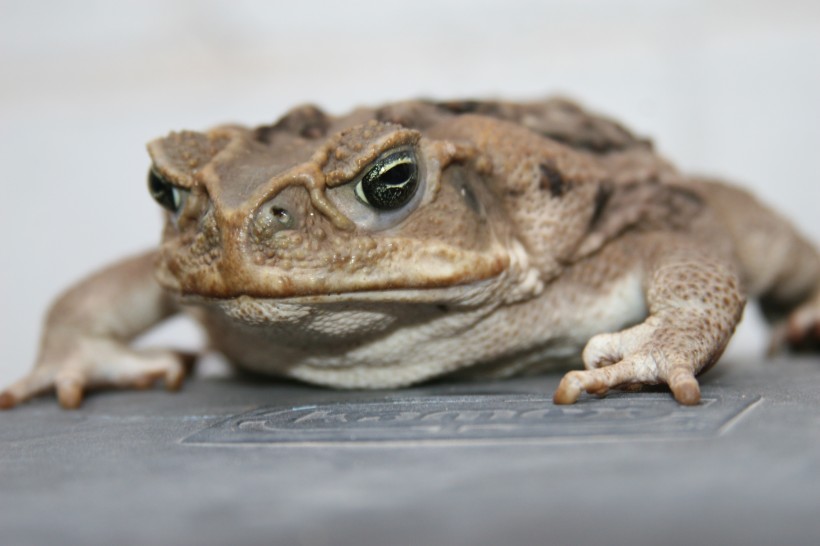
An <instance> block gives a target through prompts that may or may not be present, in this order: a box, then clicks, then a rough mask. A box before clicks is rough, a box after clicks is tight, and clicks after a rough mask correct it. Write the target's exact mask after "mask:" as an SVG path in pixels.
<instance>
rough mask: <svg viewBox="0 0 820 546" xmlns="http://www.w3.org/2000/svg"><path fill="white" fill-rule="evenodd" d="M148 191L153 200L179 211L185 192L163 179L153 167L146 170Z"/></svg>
mask: <svg viewBox="0 0 820 546" xmlns="http://www.w3.org/2000/svg"><path fill="white" fill-rule="evenodd" d="M148 191H150V192H151V197H153V198H154V201H156V202H157V203H159V204H160V205H161V206H162V207H163V208H166V209H168V210H169V211H171V212H179V210H180V209H181V208H182V205H183V204H184V201H185V194H186V193H187V191H186V190H184V189H182V188H178V187H177V186H174V185H173V184H171V183H170V182H168V181H167V180H165V178H163V177H162V176H161V175H160V174H159V173H158V172H156V171H155V170H154V169H151V170H150V171H149V172H148Z"/></svg>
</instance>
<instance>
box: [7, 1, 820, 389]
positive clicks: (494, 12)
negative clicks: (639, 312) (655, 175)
mask: <svg viewBox="0 0 820 546" xmlns="http://www.w3.org/2000/svg"><path fill="white" fill-rule="evenodd" d="M0 78H1V79H0V179H1V180H2V189H3V192H2V198H3V200H2V204H0V211H2V212H0V222H2V224H0V227H2V229H0V237H2V242H0V249H1V250H0V253H1V255H2V269H0V275H2V277H0V280H1V281H2V282H0V308H1V309H2V311H1V312H0V320H2V322H1V323H0V340H2V343H0V383H3V384H5V383H7V382H9V381H10V380H11V379H12V378H13V377H15V376H17V375H20V374H22V373H24V372H25V370H27V369H28V368H29V367H30V366H31V364H32V361H33V359H34V356H35V352H36V345H37V340H38V336H39V329H40V324H41V320H42V316H43V313H44V311H45V309H46V308H47V306H48V303H49V302H50V301H51V300H52V299H53V298H54V296H55V295H56V294H57V293H58V292H59V291H60V290H61V289H63V288H65V286H66V285H67V284H69V283H70V282H72V281H74V280H76V279H78V278H79V277H81V276H82V275H84V274H86V273H88V272H89V271H91V270H93V269H95V268H97V267H99V266H101V265H103V264H106V263H108V262H111V261H112V260H115V259H117V258H118V257H120V256H123V255H126V254H129V253H133V252H135V251H138V250H141V249H144V248H147V247H150V246H151V245H153V244H155V243H156V241H157V240H158V237H159V231H160V215H159V212H158V211H157V207H156V205H155V204H154V202H153V201H152V200H151V199H150V197H149V196H148V193H147V191H146V189H145V173H146V170H147V168H148V158H147V155H146V153H145V150H144V143H145V142H146V141H148V140H149V139H152V138H154V137H156V136H160V135H163V134H165V133H166V132H168V131H170V130H172V129H182V128H189V129H202V128H206V127H208V126H211V125H214V124H217V123H221V122H226V121H236V122H241V123H246V124H251V125H255V124H260V123H266V122H270V121H273V120H274V119H276V118H277V117H278V116H279V115H280V114H282V113H283V112H284V111H285V110H286V109H287V108H289V107H291V106H293V105H295V104H297V103H304V102H315V103H318V104H319V105H321V106H323V107H324V108H326V109H328V110H330V111H331V112H343V111H345V110H346V109H348V108H350V107H352V106H354V105H357V104H370V103H381V102H385V101H390V100H394V99H402V98H409V97H414V96H419V95H422V96H427V97H435V98H453V97H485V96H503V97H506V98H534V97H539V96H543V95H546V94H550V93H556V92H558V93H562V94H565V95H569V96H572V97H575V98H577V99H579V100H581V101H582V102H583V103H585V104H586V105H588V106H589V107H591V108H593V109H595V110H598V111H602V112H605V113H607V114H610V115H612V116H613V117H616V118H618V119H620V120H622V121H624V122H625V123H626V124H627V125H628V126H630V127H631V128H633V129H635V130H636V131H638V132H639V133H641V134H644V135H648V136H651V137H652V138H654V139H655V142H656V144H657V145H658V148H659V149H660V150H661V151H662V152H663V153H664V154H666V155H667V156H668V157H670V158H672V159H673V160H674V161H675V162H676V163H677V164H678V165H679V166H680V167H681V168H683V169H685V170H689V171H693V172H699V173H707V174H716V175H722V176H725V177H728V178H731V179H733V180H736V181H739V182H741V183H742V184H744V185H746V186H747V187H750V188H753V189H754V190H755V191H757V192H758V193H759V194H761V195H762V196H763V197H765V199H766V200H767V201H769V202H770V203H772V204H774V205H775V206H776V207H777V208H779V209H780V210H781V211H784V212H785V213H786V214H788V215H789V216H790V217H791V218H793V219H794V221H795V222H796V223H797V224H799V225H800V226H801V228H802V229H803V231H804V232H805V233H807V234H808V235H809V236H810V237H811V238H813V239H814V240H815V241H817V242H820V189H818V188H819V187H820V169H818V165H820V160H818V156H819V155H820V2H818V1H817V0H777V1H764V0H572V1H558V0H531V1H524V0H503V1H495V0H494V1H482V0H405V1H401V2H396V1H386V0H383V1H364V0H346V1H344V2H319V1H315V0H301V1H298V2H297V1H288V2H277V1H263V0H234V1H230V2H228V1H223V2H220V1H215V0H210V1H203V0H197V1H194V0H179V1H169V0H124V1H111V2H101V1H92V0H72V1H62V0H40V1H36V0H0ZM755 319H756V317H755V313H754V312H751V311H750V312H748V313H747V318H746V321H745V323H744V326H743V328H742V329H741V332H740V335H739V336H738V339H737V340H736V341H735V342H734V344H733V346H732V349H731V352H732V354H733V355H734V357H733V358H734V359H735V360H742V359H743V358H745V357H746V356H748V355H752V354H756V353H759V352H760V351H761V350H762V347H763V346H764V345H765V339H764V335H765V334H764V332H763V330H762V328H761V326H760V324H759V322H757V321H756V320H755ZM187 333H189V330H188V329H186V328H184V327H183V328H182V330H181V332H173V333H172V334H171V335H170V337H172V338H173V337H174V336H183V337H184V336H186V335H187ZM190 343H191V342H190V341H189V342H188V343H187V345H190Z"/></svg>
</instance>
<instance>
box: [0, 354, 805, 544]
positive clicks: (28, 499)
mask: <svg viewBox="0 0 820 546" xmlns="http://www.w3.org/2000/svg"><path fill="white" fill-rule="evenodd" d="M558 379H559V376H557V375H556V376H546V377H539V378H524V379H515V380H511V381H505V382H496V383H458V384H456V383H439V384H434V385H428V386H424V387H419V388H415V389H410V390H404V391H380V392H361V391H355V392H334V391H329V390H324V389H318V388H311V387H306V386H302V385H296V384H289V383H262V384H259V383H252V382H250V381H248V380H233V379H195V380H192V381H189V382H188V383H187V384H186V387H185V389H184V390H183V391H182V392H181V393H178V394H175V395H173V394H168V393H165V392H163V391H143V392H121V393H101V394H97V395H94V396H91V397H90V398H89V399H88V400H87V401H86V403H85V405H84V406H83V408H82V409H81V410H79V411H75V412H66V411H61V410H59V409H58V408H57V407H56V404H54V402H53V401H51V400H48V399H43V400H37V401H35V402H33V403H30V404H27V405H24V406H22V407H20V408H18V409H16V410H14V411H10V412H5V413H0V543H2V544H4V545H5V544H8V545H17V544H20V545H25V544H78V545H79V544H82V545H87V544H118V545H123V544H192V545H193V544H196V545H203V544H229V543H230V544H299V545H341V544H351V545H353V544H355V545H367V544H384V545H403V544H407V545H410V544H441V545H459V544H464V545H468V544H469V545H475V544H487V545H502V544H503V545H513V544H589V543H600V544H625V543H629V544H697V543H702V544H778V545H786V544H819V543H820V360H818V359H817V358H805V359H796V358H793V359H782V360H776V361H771V362H762V361H754V362H739V361H737V362H732V363H722V364H721V365H720V366H718V367H717V368H716V369H715V370H713V371H711V372H709V373H708V374H707V375H706V376H705V377H704V378H703V379H704V381H703V383H704V384H703V403H702V404H701V406H699V407H695V408H683V407H680V406H678V405H677V404H675V403H674V402H673V401H672V400H671V398H670V397H669V395H668V394H666V393H665V392H664V391H663V390H662V389H655V390H651V391H648V392H641V393H629V394H623V393H622V394H615V395H611V396H608V397H606V398H604V399H593V398H585V399H584V400H583V401H582V402H581V403H579V404H576V405H574V406H564V407H558V406H554V405H552V403H551V402H550V395H551V393H552V390H553V389H554V388H555V386H556V385H557V382H558Z"/></svg>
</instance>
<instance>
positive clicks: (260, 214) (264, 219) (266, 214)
mask: <svg viewBox="0 0 820 546" xmlns="http://www.w3.org/2000/svg"><path fill="white" fill-rule="evenodd" d="M296 223H297V222H296V216H295V215H294V214H293V213H292V212H291V209H289V208H285V207H283V206H282V204H281V203H280V202H279V200H277V199H274V200H273V201H272V202H268V203H266V204H265V205H263V206H262V207H260V208H259V210H258V211H256V215H254V218H253V225H252V228H253V232H254V234H255V235H256V236H257V237H259V238H263V239H265V238H268V237H271V236H272V235H274V234H275V233H277V232H279V231H284V230H288V229H294V228H296V227H297V225H296Z"/></svg>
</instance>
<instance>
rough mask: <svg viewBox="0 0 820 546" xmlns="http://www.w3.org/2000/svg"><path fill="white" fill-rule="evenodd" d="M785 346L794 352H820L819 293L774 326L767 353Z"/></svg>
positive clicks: (778, 350)
mask: <svg viewBox="0 0 820 546" xmlns="http://www.w3.org/2000/svg"><path fill="white" fill-rule="evenodd" d="M785 347H788V348H789V349H791V350H794V351H796V352H814V353H818V352H820V293H818V295H817V296H815V297H814V298H813V299H811V300H809V301H808V303H804V304H803V305H801V306H800V307H798V308H797V309H796V310H794V311H793V312H792V313H791V315H789V317H788V319H787V320H785V321H784V322H782V323H781V324H779V325H777V326H775V327H774V330H773V331H772V338H771V341H770V343H769V354H770V355H772V354H775V353H778V352H780V351H781V350H782V349H783V348H785Z"/></svg>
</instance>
